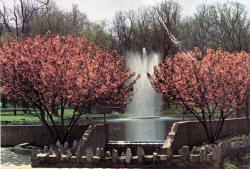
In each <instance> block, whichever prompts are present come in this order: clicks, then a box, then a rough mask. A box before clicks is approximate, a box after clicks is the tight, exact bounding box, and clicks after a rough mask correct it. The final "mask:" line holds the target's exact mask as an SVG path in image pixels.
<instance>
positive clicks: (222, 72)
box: [148, 48, 250, 143]
mask: <svg viewBox="0 0 250 169" xmlns="http://www.w3.org/2000/svg"><path fill="white" fill-rule="evenodd" d="M190 54H191V55H192V56H193V57H194V58H193V59H192V58H190V57H188V56H186V55H185V54H183V53H177V54H176V55H175V57H174V58H167V59H166V60H164V61H162V62H161V63H160V64H159V65H158V67H155V69H154V75H153V76H151V75H150V74H148V77H149V79H150V81H151V84H152V86H153V88H154V89H155V90H156V91H158V92H160V93H162V94H163V95H164V96H165V97H166V98H167V99H168V100H172V101H174V102H176V103H178V104H182V105H183V106H184V107H185V109H186V110H187V111H188V112H190V113H191V114H192V115H193V116H194V117H195V118H196V119H197V120H198V121H199V122H200V123H201V124H202V126H203V127H204V129H205V131H206V134H207V137H208V139H209V142H210V143H214V141H215V140H216V139H217V137H218V135H219V133H220V131H221V129H222V126H223V123H224V120H225V119H226V118H227V117H229V116H230V115H231V114H232V113H233V112H234V111H235V110H237V109H238V108H239V107H240V105H242V103H243V101H244V100H245V99H246V95H247V88H249V85H250V75H249V65H250V56H249V54H248V53H246V52H240V53H229V52H222V51H221V50H217V51H214V50H211V49H208V50H207V53H206V56H204V57H203V59H202V60H201V61H197V60H196V59H195V58H198V57H201V56H202V53H201V51H199V50H198V49H197V48H196V49H195V50H194V51H193V52H190ZM215 115H218V122H217V125H216V127H215V128H214V127H212V125H211V124H212V120H213V119H214V118H215Z"/></svg>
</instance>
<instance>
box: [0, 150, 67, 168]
mask: <svg viewBox="0 0 250 169" xmlns="http://www.w3.org/2000/svg"><path fill="white" fill-rule="evenodd" d="M10 150H11V148H6V147H1V167H0V168H1V169H31V168H32V167H31V165H30V156H26V155H21V154H17V153H14V152H12V151H10ZM33 169H34V168H33ZM36 169H48V168H36ZM71 169H72V168H71Z"/></svg>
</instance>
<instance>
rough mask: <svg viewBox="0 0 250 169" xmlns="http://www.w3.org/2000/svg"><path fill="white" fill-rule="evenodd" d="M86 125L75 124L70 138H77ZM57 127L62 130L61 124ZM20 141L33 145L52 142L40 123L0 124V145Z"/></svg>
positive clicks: (14, 143) (11, 144) (8, 144)
mask: <svg viewBox="0 0 250 169" xmlns="http://www.w3.org/2000/svg"><path fill="white" fill-rule="evenodd" d="M87 128H88V125H75V126H74V128H73V130H72V132H71V133H70V135H69V138H70V140H68V141H69V142H72V141H73V140H79V139H80V138H81V136H82V133H84V132H85V130H87ZM57 129H58V130H59V132H60V131H62V127H61V126H57ZM22 143H31V144H32V145H34V146H44V145H51V144H54V143H53V140H52V138H51V136H50V134H49V131H48V129H47V128H45V127H44V126H41V125H1V146H2V147H6V146H15V145H18V144H22Z"/></svg>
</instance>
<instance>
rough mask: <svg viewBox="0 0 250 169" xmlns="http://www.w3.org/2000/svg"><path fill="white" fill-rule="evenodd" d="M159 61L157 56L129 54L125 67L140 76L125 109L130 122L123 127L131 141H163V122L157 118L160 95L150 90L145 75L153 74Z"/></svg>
mask: <svg viewBox="0 0 250 169" xmlns="http://www.w3.org/2000/svg"><path fill="white" fill-rule="evenodd" d="M159 61H160V57H159V55H158V54H150V55H148V54H147V53H146V50H145V48H143V51H142V54H141V55H140V54H138V53H129V54H128V56H127V65H128V67H129V68H130V70H131V72H135V73H136V74H139V73H140V74H141V78H140V79H139V80H138V81H137V82H136V84H135V86H134V93H133V97H132V101H131V103H130V104H129V105H128V107H127V109H126V113H127V114H128V115H129V117H130V120H129V121H128V122H127V123H126V126H125V135H126V137H127V138H129V139H130V140H133V141H153V140H163V139H164V128H163V126H164V125H163V122H162V120H161V119H160V118H159V117H160V110H161V105H162V98H161V96H160V94H158V93H156V92H155V91H154V89H153V88H152V86H151V84H150V81H149V79H148V77H147V73H150V74H152V73H153V67H154V66H156V65H157V64H158V63H159Z"/></svg>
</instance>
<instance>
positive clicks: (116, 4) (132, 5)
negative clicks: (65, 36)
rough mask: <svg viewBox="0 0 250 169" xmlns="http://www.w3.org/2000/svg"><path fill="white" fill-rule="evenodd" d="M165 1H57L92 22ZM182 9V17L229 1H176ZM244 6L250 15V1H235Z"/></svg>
mask: <svg viewBox="0 0 250 169" xmlns="http://www.w3.org/2000/svg"><path fill="white" fill-rule="evenodd" d="M161 1H163V0H55V2H56V4H57V6H58V7H59V8H60V9H63V10H70V9H71V8H72V4H77V5H78V6H79V9H80V10H81V11H82V12H84V13H86V14H87V16H88V18H89V19H90V20H92V21H100V20H111V19H112V18H113V16H114V14H115V13H116V12H117V11H119V10H132V9H137V8H140V7H141V6H145V5H146V6H148V5H155V4H158V3H160V2H161ZM175 1H176V2H178V3H179V4H180V5H181V7H182V15H192V14H193V13H194V12H195V10H196V7H197V6H198V5H199V4H201V3H205V4H213V3H216V2H221V3H222V2H227V0H175ZM233 1H237V2H240V3H242V4H244V5H245V6H246V7H247V11H248V16H249V14H250V0H233Z"/></svg>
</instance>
